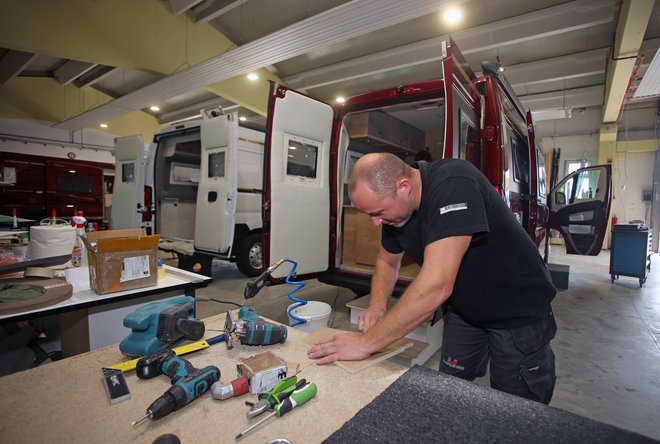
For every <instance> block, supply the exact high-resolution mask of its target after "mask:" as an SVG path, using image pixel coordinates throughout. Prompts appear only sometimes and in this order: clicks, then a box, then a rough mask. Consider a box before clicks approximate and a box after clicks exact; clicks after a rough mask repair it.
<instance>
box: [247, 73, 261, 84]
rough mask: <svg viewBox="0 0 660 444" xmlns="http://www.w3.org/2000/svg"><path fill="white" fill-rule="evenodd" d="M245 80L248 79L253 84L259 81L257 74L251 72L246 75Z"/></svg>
mask: <svg viewBox="0 0 660 444" xmlns="http://www.w3.org/2000/svg"><path fill="white" fill-rule="evenodd" d="M247 78H248V80H252V81H253V82H254V81H255V80H259V76H258V75H257V74H255V73H253V72H251V73H250V74H248V75H247Z"/></svg>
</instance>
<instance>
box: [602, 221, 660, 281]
mask: <svg viewBox="0 0 660 444" xmlns="http://www.w3.org/2000/svg"><path fill="white" fill-rule="evenodd" d="M617 227H618V225H615V226H614V229H613V230H612V247H611V249H610V276H611V278H612V283H614V280H615V279H618V278H619V277H620V276H631V277H636V278H638V279H639V286H640V287H642V285H644V282H646V275H647V274H648V273H650V272H651V254H652V250H651V244H652V238H653V237H652V236H653V230H650V229H631V228H629V227H628V226H626V227H625V228H619V229H617Z"/></svg>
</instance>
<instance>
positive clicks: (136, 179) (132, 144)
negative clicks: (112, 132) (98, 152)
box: [110, 135, 144, 230]
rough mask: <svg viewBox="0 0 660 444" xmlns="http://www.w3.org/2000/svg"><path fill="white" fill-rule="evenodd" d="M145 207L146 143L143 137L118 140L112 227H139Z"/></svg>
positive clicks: (117, 228) (116, 140)
mask: <svg viewBox="0 0 660 444" xmlns="http://www.w3.org/2000/svg"><path fill="white" fill-rule="evenodd" d="M143 204H144V142H143V139H142V136H141V135H139V136H127V137H117V138H116V139H115V183H114V187H113V191H112V214H111V218H110V228H112V229H113V230H121V229H126V228H137V227H140V226H141V225H140V224H141V223H142V210H143Z"/></svg>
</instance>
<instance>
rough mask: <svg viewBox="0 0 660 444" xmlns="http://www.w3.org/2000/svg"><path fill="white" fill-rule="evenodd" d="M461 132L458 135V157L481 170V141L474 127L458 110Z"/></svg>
mask: <svg viewBox="0 0 660 444" xmlns="http://www.w3.org/2000/svg"><path fill="white" fill-rule="evenodd" d="M459 116H460V122H461V132H460V134H459V136H458V137H459V140H458V144H459V150H460V151H459V153H458V154H459V157H460V158H461V159H463V160H467V161H468V162H470V163H472V164H473V165H474V166H476V167H477V168H479V169H480V168H481V141H480V140H479V131H478V130H477V127H476V125H475V124H474V123H473V122H471V121H470V120H469V119H468V118H467V117H466V116H465V114H463V111H462V110H459Z"/></svg>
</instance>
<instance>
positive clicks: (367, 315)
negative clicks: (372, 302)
mask: <svg viewBox="0 0 660 444" xmlns="http://www.w3.org/2000/svg"><path fill="white" fill-rule="evenodd" d="M383 316H385V310H384V309H382V308H377V307H369V308H367V309H366V310H365V311H363V312H362V313H360V314H359V315H358V328H359V329H360V331H362V332H364V333H366V332H367V331H368V330H369V329H370V328H371V326H372V325H374V324H375V323H376V322H378V320H379V319H380V318H382V317H383Z"/></svg>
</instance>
